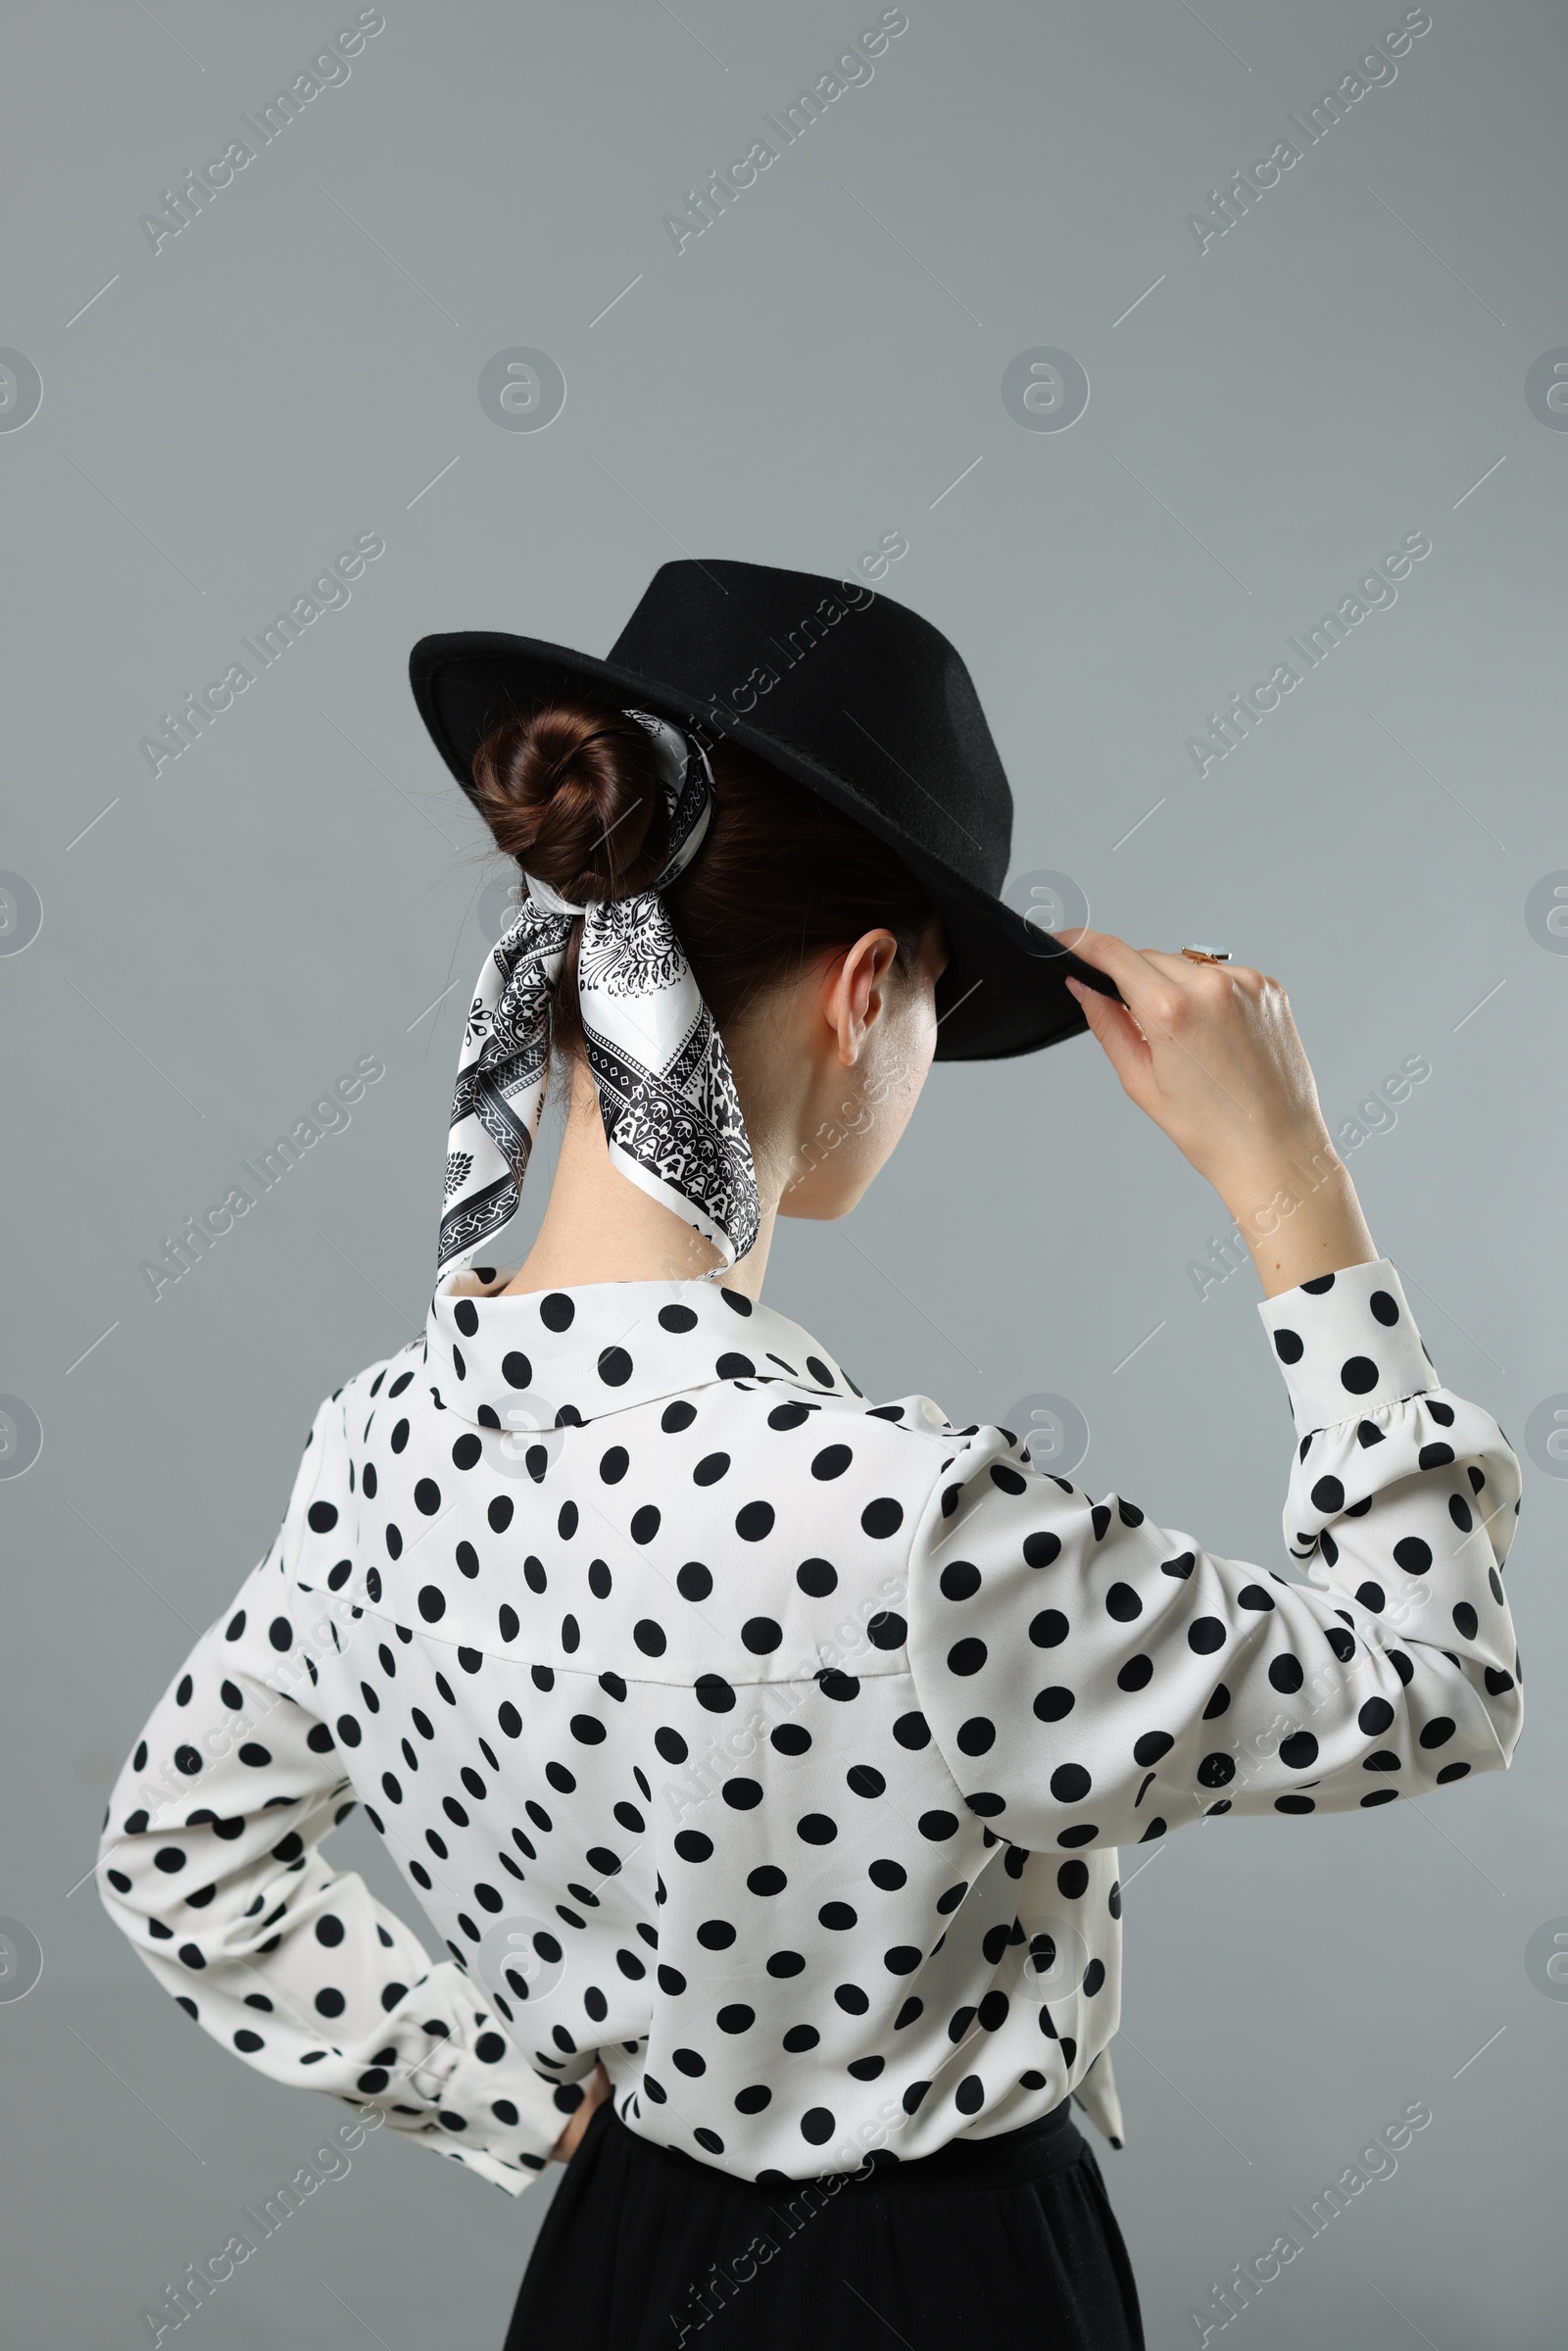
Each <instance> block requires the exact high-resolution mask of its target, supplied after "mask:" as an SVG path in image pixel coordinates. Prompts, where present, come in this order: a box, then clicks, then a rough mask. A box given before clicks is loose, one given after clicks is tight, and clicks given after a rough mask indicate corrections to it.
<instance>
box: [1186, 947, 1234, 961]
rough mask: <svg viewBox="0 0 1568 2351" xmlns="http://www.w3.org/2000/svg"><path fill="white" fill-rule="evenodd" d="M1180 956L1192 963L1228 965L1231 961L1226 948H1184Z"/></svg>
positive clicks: (1229, 952) (1228, 950)
mask: <svg viewBox="0 0 1568 2351" xmlns="http://www.w3.org/2000/svg"><path fill="white" fill-rule="evenodd" d="M1182 954H1183V955H1185V956H1186V957H1187V959H1188V961H1189V962H1192V963H1228V962H1229V961H1230V959H1231V951H1230V949H1229V948H1228V947H1184V948H1183V949H1182Z"/></svg>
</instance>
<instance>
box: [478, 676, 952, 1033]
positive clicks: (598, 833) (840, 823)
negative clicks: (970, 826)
mask: <svg viewBox="0 0 1568 2351" xmlns="http://www.w3.org/2000/svg"><path fill="white" fill-rule="evenodd" d="M703 740H704V741H705V743H707V747H708V756H709V763H710V765H711V768H712V771H713V811H712V815H711V818H710V820H709V828H708V836H707V838H706V840H705V841H704V842H703V845H702V847H701V849H700V850H699V851H698V853H697V855H696V857H694V858H693V859H692V862H691V863H690V864H689V865H688V866H687V868H686V870H685V872H684V873H683V874H681V875H680V876H679V877H678V878H677V879H676V880H675V881H673V882H672V883H671V884H670V886H669V888H668V890H667V891H666V892H665V894H664V897H665V904H666V906H667V907H668V910H669V918H670V921H671V923H672V924H673V926H674V930H675V935H676V937H677V938H678V939H679V941H680V943H681V946H682V947H683V949H684V950H685V953H686V957H687V960H688V962H689V963H690V964H691V967H692V974H693V977H694V978H695V979H696V982H697V985H698V987H699V988H700V989H701V990H702V993H703V995H704V997H705V998H706V1000H707V1002H708V1004H709V1005H710V1006H711V1010H712V1014H713V1018H714V1019H715V1021H716V1022H717V1023H718V1027H719V1030H720V1032H721V1033H722V1032H723V1031H724V1030H725V1029H727V1027H728V1026H729V1024H730V1023H731V1022H733V1021H735V1020H738V1019H741V1018H743V1017H744V1016H745V1014H746V1012H747V1011H748V1009H749V1008H750V1006H751V1005H752V1004H753V1003H754V1002H755V1000H756V999H757V998H758V997H759V996H760V995H761V994H764V993H765V992H766V991H767V990H768V989H769V988H771V987H773V986H775V985H777V984H778V983H779V982H780V981H782V980H786V979H788V978H789V977H790V976H791V974H792V973H793V972H795V971H797V970H799V968H800V967H801V965H802V964H803V963H804V962H805V961H806V960H808V959H809V957H810V956H812V955H815V954H817V953H819V952H820V951H821V950H822V949H824V948H842V947H849V946H851V945H853V944H854V942H855V941H856V940H857V939H858V938H859V937H860V936H861V935H862V933H864V932H865V931H868V930H878V929H886V930H889V931H891V932H892V934H893V936H894V938H895V939H896V940H897V942H898V958H897V959H898V964H899V967H900V968H901V969H902V970H903V971H905V972H906V973H907V972H908V971H910V970H911V969H912V967H913V965H914V962H915V960H916V957H917V955H918V952H919V944H920V938H921V934H922V933H923V932H924V930H925V929H926V927H927V925H928V924H929V923H930V921H931V919H932V915H933V911H934V909H933V908H932V906H931V904H930V901H929V900H928V898H927V897H926V895H925V892H924V891H923V890H922V889H921V887H920V885H919V883H918V882H917V881H916V880H915V878H914V876H913V875H912V874H911V873H910V871H909V869H908V867H907V865H906V864H905V863H904V862H903V860H902V858H900V857H898V855H897V854H896V852H895V851H893V850H892V849H890V848H888V847H887V846H886V845H885V844H884V843H883V842H881V841H878V840H877V839H875V837H874V836H873V835H872V834H870V833H868V832H866V831H865V830H864V829H863V828H862V827H861V826H860V825H858V824H857V823H855V821H854V820H853V818H851V817H848V816H845V815H842V814H841V813H840V812H839V810H838V809H837V808H832V807H831V806H830V805H829V804H828V803H827V802H826V801H823V800H819V799H818V798H817V796H816V795H815V793H813V792H808V791H807V790H806V789H805V788H804V787H803V786H802V785H799V784H797V783H795V782H793V781H792V780H791V779H790V778H789V777H788V776H786V775H782V774H781V773H780V772H779V771H778V769H777V768H775V767H772V766H770V765H768V763H767V762H766V761H765V760H763V759H757V758H755V757H753V755H752V754H751V753H749V752H746V751H743V750H741V749H740V748H739V747H738V746H737V745H736V744H734V743H731V742H729V741H728V740H726V739H724V738H720V739H719V740H718V741H716V742H709V741H708V739H707V738H706V737H704V738H703ZM473 778H474V786H475V793H476V797H477V801H478V805H479V809H480V812H481V814H482V815H483V816H484V818H485V821H486V822H487V823H488V825H489V827H490V830H491V832H492V833H493V834H494V835H495V839H496V845H497V847H498V848H499V849H501V850H502V851H504V852H505V854H506V855H507V856H508V857H515V858H516V860H517V862H518V864H519V865H520V866H521V867H522V868H523V870H524V871H526V872H528V873H531V874H533V875H535V876H536V877H537V878H538V880H540V881H542V882H548V883H549V884H550V886H551V888H552V889H554V890H557V891H559V892H560V894H561V896H562V897H563V898H570V899H575V900H577V901H578V902H579V903H580V904H586V903H587V902H588V901H589V900H591V899H612V898H629V897H632V896H634V895H635V894H636V892H638V891H639V890H645V889H647V887H648V885H649V883H650V882H651V881H652V880H653V879H654V877H655V876H656V875H657V874H658V873H659V872H660V871H661V869H662V866H663V864H664V862H665V859H666V857H667V854H668V849H667V842H668V820H667V815H666V811H665V808H664V798H663V794H662V791H661V789H660V786H659V779H658V770H657V766H656V761H655V756H654V747H653V743H652V741H651V739H650V737H649V735H648V733H647V730H646V729H645V728H644V727H642V726H640V725H639V724H638V722H637V720H636V719H635V718H629V717H627V716H626V714H625V713H624V712H623V711H620V710H606V709H601V708H599V707H597V706H596V705H594V704H591V703H586V702H576V701H566V700H562V701H559V702H552V703H548V704H546V705H545V706H544V707H543V708H541V709H539V710H534V711H533V712H532V714H531V715H530V716H529V717H527V718H522V719H509V720H508V721H507V722H506V723H505V724H504V725H502V726H499V727H497V728H496V730H495V732H494V733H493V734H491V735H489V736H487V737H486V739H485V741H484V742H483V743H481V744H480V746H479V749H478V751H477V752H476V753H475V754H474V760H473ZM581 936H582V933H581V929H580V927H574V928H573V931H572V934H571V939H570V942H569V945H568V947H567V951H566V962H565V968H564V971H563V974H562V981H561V986H560V988H559V990H558V991H557V995H556V1001H555V1004H554V1005H553V1007H552V1012H551V1043H552V1046H559V1047H560V1048H561V1049H562V1050H563V1051H564V1052H565V1053H580V1052H581V1051H582V1042H583V1040H582V1022H581V1016H580V1013H579V1009H578V1004H577V987H576V969H577V946H578V942H579V940H580V939H581Z"/></svg>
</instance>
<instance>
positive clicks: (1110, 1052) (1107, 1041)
mask: <svg viewBox="0 0 1568 2351" xmlns="http://www.w3.org/2000/svg"><path fill="white" fill-rule="evenodd" d="M1098 968H1100V966H1097V969H1098ZM1066 985H1067V987H1068V988H1069V989H1070V990H1071V992H1072V994H1073V996H1074V997H1075V999H1076V1000H1077V1002H1078V1003H1079V1004H1081V1005H1082V1007H1083V1014H1084V1018H1085V1019H1086V1020H1087V1021H1088V1023H1089V1027H1090V1032H1091V1034H1092V1035H1093V1036H1094V1038H1095V1040H1096V1042H1097V1043H1098V1044H1099V1045H1100V1046H1102V1047H1103V1050H1104V1054H1105V1058H1106V1059H1107V1060H1108V1061H1109V1063H1110V1065H1111V1067H1112V1069H1114V1071H1115V1072H1116V1075H1117V1076H1118V1077H1119V1078H1120V1080H1121V1082H1122V1085H1123V1087H1124V1089H1125V1090H1126V1092H1127V1093H1128V1094H1131V1095H1134V1097H1135V1099H1136V1089H1137V1087H1138V1085H1139V1083H1140V1081H1141V1079H1142V1078H1143V1075H1144V1073H1145V1072H1146V1071H1147V1069H1148V1067H1149V1060H1150V1053H1149V1042H1148V1039H1147V1038H1146V1037H1145V1035H1144V1032H1143V1030H1142V1029H1141V1028H1140V1027H1139V1025H1138V1023H1137V1021H1136V1020H1135V1019H1134V1017H1133V1015H1132V1013H1131V1012H1130V1011H1129V1010H1128V1009H1127V1007H1126V1005H1125V1004H1116V1003H1115V1002H1114V1001H1113V1000H1112V999H1111V998H1110V997H1108V996H1102V995H1101V994H1100V992H1099V990H1098V989H1096V988H1089V987H1086V986H1085V985H1084V983H1083V981H1082V980H1075V979H1069V980H1068V981H1067V982H1066Z"/></svg>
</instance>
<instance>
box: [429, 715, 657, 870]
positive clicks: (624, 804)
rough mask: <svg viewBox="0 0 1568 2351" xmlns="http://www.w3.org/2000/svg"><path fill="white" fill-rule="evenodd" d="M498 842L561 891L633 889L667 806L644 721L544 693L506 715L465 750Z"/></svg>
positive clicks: (646, 866) (652, 857) (650, 860)
mask: <svg viewBox="0 0 1568 2351" xmlns="http://www.w3.org/2000/svg"><path fill="white" fill-rule="evenodd" d="M473 781H474V790H475V794H476V797H477V801H478V806H479V809H480V813H481V814H482V815H483V817H484V819H485V821H486V823H487V824H488V825H489V827H490V830H491V832H492V833H493V834H494V836H495V840H496V846H497V848H498V849H500V850H502V851H504V852H505V854H506V855H507V856H508V857H515V858H516V860H517V862H518V864H519V865H520V866H521V867H522V869H523V871H524V872H525V873H531V874H533V875H535V876H536V877H537V879H538V880H540V881H542V882H548V883H549V885H550V887H551V889H553V890H555V891H558V892H559V893H560V895H561V896H562V897H563V898H569V899H575V900H576V901H577V902H578V903H579V904H585V903H586V902H587V901H588V900H590V899H609V898H631V897H634V896H635V895H636V893H637V892H638V891H639V890H646V889H647V888H648V885H649V884H650V882H652V881H653V879H654V877H655V875H656V874H658V873H659V872H661V871H662V868H663V866H664V864H665V862H666V860H667V857H668V854H669V813H668V810H667V808H665V805H664V795H663V791H662V786H661V782H660V772H659V759H658V755H657V752H656V751H655V747H654V743H653V739H652V737H651V736H650V735H649V733H648V730H647V728H646V727H644V726H641V725H640V724H639V723H638V721H637V720H636V719H635V718H629V717H627V715H626V714H625V712H624V711H623V710H602V709H599V708H598V707H596V706H595V705H593V704H591V703H583V702H567V701H562V702H552V703H546V704H544V705H542V706H541V707H540V708H539V709H537V710H533V711H531V712H530V713H529V715H528V716H527V717H526V718H510V719H508V720H507V721H506V722H505V723H504V724H503V725H501V726H498V727H497V728H496V730H495V732H494V733H493V734H491V735H488V736H487V737H486V738H485V740H484V742H483V743H481V744H480V746H479V749H478V750H477V751H476V752H475V754H474V759H473Z"/></svg>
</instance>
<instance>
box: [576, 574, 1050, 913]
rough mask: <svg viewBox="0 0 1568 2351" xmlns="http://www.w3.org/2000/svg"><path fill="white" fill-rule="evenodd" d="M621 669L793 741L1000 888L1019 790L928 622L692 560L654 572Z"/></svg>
mask: <svg viewBox="0 0 1568 2351" xmlns="http://www.w3.org/2000/svg"><path fill="white" fill-rule="evenodd" d="M609 659H610V661H611V663H612V664H613V666H615V667H618V668H625V669H630V670H636V671H639V672H641V673H643V674H645V675H647V676H649V677H657V678H660V679H662V680H663V681H664V682H665V685H666V687H667V688H672V689H674V690H675V691H677V692H680V693H685V694H689V695H690V697H691V702H692V713H693V715H694V716H696V715H699V714H700V713H703V712H706V711H708V710H715V709H716V710H720V711H723V712H728V713H730V714H731V716H732V717H733V719H735V720H738V721H739V722H740V723H741V724H742V725H743V726H746V725H751V726H756V727H758V728H760V729H762V730H763V731H765V732H766V733H767V734H768V735H770V736H774V737H776V738H778V739H779V740H780V741H781V742H785V743H788V744H790V745H791V746H792V747H793V748H794V749H796V750H797V751H798V752H799V753H802V754H804V755H805V756H807V757H808V758H809V759H811V760H812V761H813V762H814V763H816V764H818V765H820V766H822V767H825V768H827V769H828V770H829V771H831V772H832V773H833V774H834V776H835V777H836V778H837V779H839V782H840V787H841V790H842V787H843V785H845V784H848V785H849V787H850V791H851V794H852V795H853V799H854V801H857V802H859V803H861V804H863V805H862V806H861V808H858V809H856V810H855V812H856V813H858V814H861V815H863V816H864V818H865V819H866V821H867V822H868V823H869V825H870V827H871V829H872V830H874V831H877V832H882V833H884V835H885V834H886V833H887V831H889V830H892V831H895V832H896V833H898V834H899V835H900V836H902V837H903V838H904V839H905V840H907V841H908V842H909V844H910V846H912V847H914V848H916V849H924V850H926V851H928V852H929V854H930V855H931V856H932V857H938V858H940V859H941V860H942V861H943V862H944V863H945V864H947V865H949V866H952V867H955V868H956V870H957V871H958V872H959V873H961V874H963V875H964V877H965V878H966V879H967V880H969V881H970V882H972V883H974V884H975V885H976V886H977V887H978V888H980V889H982V890H985V891H988V892H991V893H992V894H995V893H997V892H999V891H1000V890H1001V888H1002V884H1003V881H1004V879H1005V875H1006V871H1007V860H1008V857H1009V855H1010V853H1011V845H1012V794H1011V792H1010V791H1009V790H1008V787H1007V779H1006V776H1005V772H1004V770H1003V765H1002V761H1001V759H1000V757H999V756H998V753H997V747H996V744H995V743H994V742H993V740H992V737H991V730H990V728H989V726H988V725H987V724H986V719H985V713H984V711H983V710H981V708H980V698H979V696H978V695H977V694H976V692H975V688H974V682H973V680H972V679H971V677H970V675H969V672H968V670H967V669H966V668H965V666H964V663H963V661H962V660H961V658H960V656H959V655H958V653H957V651H956V648H955V647H954V646H953V645H951V644H950V643H949V642H948V640H947V638H946V637H945V636H944V635H943V634H942V632H941V630H940V629H938V628H934V627H933V626H932V624H931V622H930V621H929V620H926V619H924V618H923V617H922V616H921V615H920V614H919V613H918V612H910V611H908V610H907V607H906V606H904V605H901V604H896V603H894V601H893V599H892V598H891V597H887V596H881V595H878V594H876V593H875V592H874V591H873V590H872V589H871V588H869V587H867V586H866V585H865V584H864V582H862V581H858V580H838V579H831V578H828V577H827V576H826V575H824V574H818V573H815V572H809V571H785V570H780V569H777V568H775V567H774V566H773V565H771V564H765V563H731V562H726V561H724V560H721V559H715V560H713V561H711V562H698V561H696V560H695V559H689V560H686V561H682V562H678V563H664V564H662V566H661V567H660V569H659V570H658V571H657V572H656V573H655V574H654V577H653V579H652V580H651V581H650V582H649V585H648V587H647V588H646V590H645V591H644V593H643V596H642V598H641V600H640V601H639V603H638V605H637V609H636V611H635V612H633V613H632V615H631V617H630V619H629V620H628V621H627V623H626V625H625V627H624V628H623V629H622V630H621V632H620V635H619V636H618V637H617V638H616V640H615V642H614V644H613V646H612V648H611V651H610V656H609ZM710 723H711V721H710ZM911 785H912V786H913V787H914V789H913V791H912V792H911V790H910V786H911ZM840 805H841V806H846V805H847V804H846V803H845V802H844V801H842V800H841V803H840Z"/></svg>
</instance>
